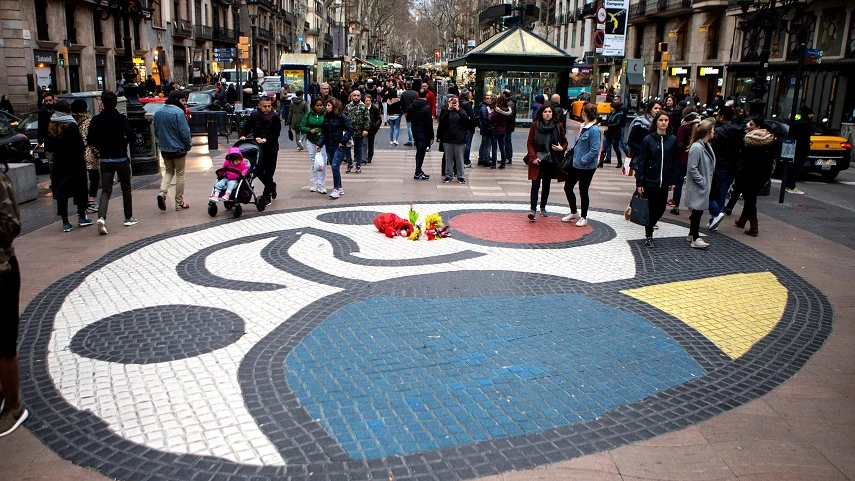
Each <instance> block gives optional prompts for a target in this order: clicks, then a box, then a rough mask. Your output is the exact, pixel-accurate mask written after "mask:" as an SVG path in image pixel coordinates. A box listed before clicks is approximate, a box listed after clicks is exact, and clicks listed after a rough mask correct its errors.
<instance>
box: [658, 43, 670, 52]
mask: <svg viewBox="0 0 855 481" xmlns="http://www.w3.org/2000/svg"><path fill="white" fill-rule="evenodd" d="M657 50H659V52H661V53H665V52H667V51H668V42H659V46H658V48H657Z"/></svg>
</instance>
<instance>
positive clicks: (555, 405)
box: [285, 294, 705, 459]
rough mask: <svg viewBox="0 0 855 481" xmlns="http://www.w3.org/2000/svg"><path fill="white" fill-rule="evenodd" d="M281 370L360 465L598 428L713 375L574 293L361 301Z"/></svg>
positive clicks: (651, 333) (656, 332)
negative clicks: (580, 426)
mask: <svg viewBox="0 0 855 481" xmlns="http://www.w3.org/2000/svg"><path fill="white" fill-rule="evenodd" d="M285 374H286V377H287V381H288V383H289V385H290V386H291V389H292V390H293V391H294V393H295V394H296V395H297V397H298V399H299V400H300V403H301V404H302V406H303V407H304V408H305V409H306V410H307V412H308V413H309V414H310V415H311V416H312V417H313V418H314V419H316V420H318V421H319V422H320V423H321V424H322V425H323V426H324V428H325V429H326V430H327V431H328V432H329V433H330V434H331V435H332V436H333V437H334V438H335V439H336V440H337V441H338V442H339V444H340V445H341V447H342V448H343V449H344V450H345V451H346V452H347V453H348V455H349V456H350V457H352V458H353V459H365V458H380V457H384V456H392V455H405V454H410V453H414V452H420V451H428V450H433V449H437V448H444V447H449V446H455V445H464V444H471V443H476V442H479V441H484V440H488V439H500V438H508V437H514V436H521V435H525V434H533V433H538V432H541V431H545V430H548V429H553V428H556V427H560V426H566V425H570V424H574V423H580V422H586V421H591V420H593V419H595V418H597V417H598V416H600V415H602V414H604V413H606V412H609V411H611V410H614V409H615V408H618V407H620V406H622V405H625V404H629V403H632V402H636V401H639V400H642V399H644V398H646V397H648V396H651V395H653V394H655V393H657V392H659V391H662V390H664V389H668V388H670V387H673V386H676V385H679V384H682V383H684V382H686V381H688V380H691V379H693V378H695V377H699V376H702V375H704V374H705V371H704V369H703V368H702V367H701V366H700V365H698V363H697V362H695V360H694V359H692V358H691V357H690V356H689V355H688V354H686V352H685V351H684V350H683V348H682V347H680V345H679V344H677V343H676V342H675V341H674V340H673V339H672V338H671V337H669V336H668V335H667V334H666V333H665V332H664V331H663V330H661V329H659V328H658V327H656V326H654V325H653V324H651V323H650V322H649V321H647V320H645V319H644V318H642V317H640V316H638V315H635V314H632V313H628V312H624V311H621V310H618V309H615V308H613V307H610V306H607V305H605V304H601V303H599V302H596V301H594V300H591V299H589V298H586V297H584V296H581V295H576V294H566V295H544V296H528V297H483V298H443V299H434V298H413V297H374V298H370V299H367V300H364V301H359V302H355V303H353V304H350V305H348V306H345V307H343V308H342V309H340V310H338V311H336V312H335V313H333V314H332V315H331V316H330V317H329V318H327V319H326V320H325V321H324V322H322V323H321V324H320V325H319V326H318V327H317V328H316V329H315V330H314V331H312V333H311V334H309V335H308V336H307V337H306V338H305V339H304V340H303V342H302V343H301V344H300V345H298V346H297V347H296V348H295V349H294V350H293V351H292V352H291V353H290V354H289V355H288V357H287V358H286V361H285Z"/></svg>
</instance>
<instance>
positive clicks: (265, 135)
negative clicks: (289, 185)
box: [240, 84, 329, 204]
mask: <svg viewBox="0 0 855 481" xmlns="http://www.w3.org/2000/svg"><path fill="white" fill-rule="evenodd" d="M324 85H326V84H324ZM321 91H322V92H323V85H321ZM327 91H329V86H328V85H327ZM281 133H282V122H281V121H280V120H279V115H278V114H277V113H276V112H275V111H274V110H273V104H272V103H271V102H270V98H269V97H262V98H261V100H259V101H258V108H257V109H255V111H254V112H252V114H251V115H250V116H249V118H248V119H247V121H246V123H245V124H244V126H243V129H241V132H240V138H241V140H243V139H245V138H246V136H247V135H249V134H253V135H254V136H255V140H256V142H258V144H259V145H260V146H261V161H260V162H259V165H258V167H257V168H256V170H255V171H256V176H257V177H258V180H260V181H261V182H262V183H263V184H264V193H263V194H262V197H264V199H263V200H264V201H266V203H267V204H269V203H270V201H271V200H272V199H275V198H276V182H274V181H273V174H274V173H275V172H276V161H277V157H278V156H279V134H281Z"/></svg>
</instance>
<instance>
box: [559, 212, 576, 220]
mask: <svg viewBox="0 0 855 481" xmlns="http://www.w3.org/2000/svg"><path fill="white" fill-rule="evenodd" d="M577 217H579V216H577V215H576V214H573V213H570V214H567V215H565V216H564V217H562V218H561V222H570V221H573V220H576V218H577Z"/></svg>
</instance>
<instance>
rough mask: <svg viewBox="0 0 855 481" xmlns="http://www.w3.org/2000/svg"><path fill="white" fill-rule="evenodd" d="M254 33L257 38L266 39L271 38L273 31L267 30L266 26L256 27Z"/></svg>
mask: <svg viewBox="0 0 855 481" xmlns="http://www.w3.org/2000/svg"><path fill="white" fill-rule="evenodd" d="M255 35H256V36H257V37H259V38H266V39H268V40H272V39H273V33H272V32H271V31H270V30H267V29H266V28H261V27H258V28H256V30H255Z"/></svg>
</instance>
